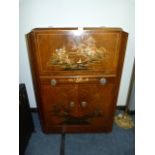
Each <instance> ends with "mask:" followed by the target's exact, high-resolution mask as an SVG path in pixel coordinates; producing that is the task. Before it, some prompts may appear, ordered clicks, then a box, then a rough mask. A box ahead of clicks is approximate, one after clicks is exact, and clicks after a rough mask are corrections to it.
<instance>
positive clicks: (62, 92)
mask: <svg viewBox="0 0 155 155" xmlns="http://www.w3.org/2000/svg"><path fill="white" fill-rule="evenodd" d="M41 93H42V106H43V115H44V118H45V122H46V125H47V126H51V125H54V126H55V125H56V126H57V125H58V126H59V125H64V124H73V120H74V118H75V117H77V115H78V111H77V86H76V85H71V84H61V85H58V86H51V85H46V84H44V85H43V84H42V86H41Z"/></svg>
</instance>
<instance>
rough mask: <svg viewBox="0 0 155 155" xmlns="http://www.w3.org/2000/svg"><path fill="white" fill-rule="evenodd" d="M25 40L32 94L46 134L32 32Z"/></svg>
mask: <svg viewBox="0 0 155 155" xmlns="http://www.w3.org/2000/svg"><path fill="white" fill-rule="evenodd" d="M26 40H27V47H28V55H29V61H30V66H31V74H32V79H33V85H34V92H35V97H36V102H37V109H38V112H39V116H40V121H41V125H42V129H43V130H44V131H45V132H46V123H45V118H44V115H43V111H42V104H41V95H40V81H39V74H38V69H37V64H36V56H35V54H36V50H35V35H34V33H33V32H31V33H29V34H27V35H26Z"/></svg>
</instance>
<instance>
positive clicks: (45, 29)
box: [32, 27, 123, 32]
mask: <svg viewBox="0 0 155 155" xmlns="http://www.w3.org/2000/svg"><path fill="white" fill-rule="evenodd" d="M81 28H82V30H101V31H123V29H122V28H119V27H80V29H81ZM53 30H58V31H59V30H60V31H61V30H64V31H65V30H66V31H69V30H79V28H78V27H41V28H34V29H32V31H33V32H37V31H53Z"/></svg>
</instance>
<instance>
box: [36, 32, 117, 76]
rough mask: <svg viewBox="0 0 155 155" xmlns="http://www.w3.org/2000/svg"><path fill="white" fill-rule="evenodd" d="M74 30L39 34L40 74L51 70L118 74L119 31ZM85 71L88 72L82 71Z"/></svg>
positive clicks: (48, 72) (37, 35)
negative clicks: (80, 31)
mask: <svg viewBox="0 0 155 155" xmlns="http://www.w3.org/2000/svg"><path fill="white" fill-rule="evenodd" d="M74 31H75V30H72V31H71V30H69V31H67V30H61V31H58V30H57V31H50V32H46V33H43V32H38V33H36V42H37V60H38V66H39V72H40V74H41V75H45V74H46V75H47V74H50V73H51V72H56V73H58V72H60V71H61V73H63V74H64V73H67V72H72V73H73V72H74V71H76V73H78V74H88V73H90V72H91V73H92V71H93V72H102V73H103V72H104V73H109V74H115V73H116V69H117V64H118V56H119V44H120V32H119V31H118V32H104V31H97V30H96V31H91V30H87V31H86V30H85V31H84V32H83V34H81V35H80V36H77V35H74ZM83 71H85V72H83Z"/></svg>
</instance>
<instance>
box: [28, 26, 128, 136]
mask: <svg viewBox="0 0 155 155" xmlns="http://www.w3.org/2000/svg"><path fill="white" fill-rule="evenodd" d="M79 32H80V33H81V31H79V30H78V29H77V28H38V29H34V30H32V32H30V33H29V34H27V39H28V47H29V57H30V62H31V68H32V74H33V81H34V87H35V93H36V98H37V105H38V109H39V113H40V119H41V124H42V128H43V131H45V132H46V133H50V132H110V131H111V130H112V124H113V118H114V112H115V106H116V101H117V95H118V90H119V83H120V77H121V72H122V66H123V60H124V55H125V48H126V42H127V36H128V34H127V33H126V32H124V31H122V29H120V28H84V30H83V31H82V33H81V34H80V33H79Z"/></svg>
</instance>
